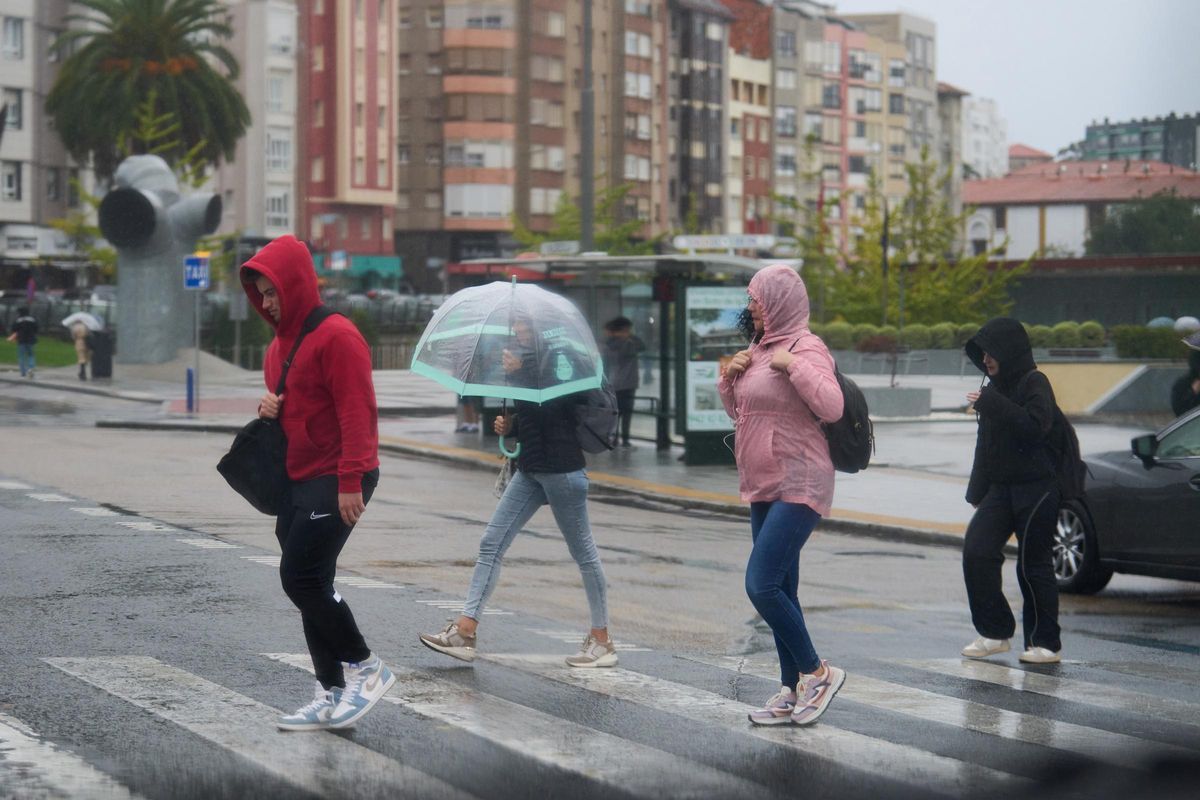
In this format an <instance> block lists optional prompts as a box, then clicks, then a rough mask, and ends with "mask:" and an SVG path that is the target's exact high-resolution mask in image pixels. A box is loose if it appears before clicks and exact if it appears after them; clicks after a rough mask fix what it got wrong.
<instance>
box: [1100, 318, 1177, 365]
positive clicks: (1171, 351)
mask: <svg viewBox="0 0 1200 800" xmlns="http://www.w3.org/2000/svg"><path fill="white" fill-rule="evenodd" d="M1110 333H1111V334H1112V340H1113V342H1114V343H1115V344H1116V346H1117V357H1118V358H1177V359H1184V358H1187V354H1188V348H1187V345H1185V344H1183V342H1181V341H1180V339H1182V338H1183V337H1182V336H1181V335H1180V334H1178V333H1176V332H1175V331H1174V330H1173V329H1171V328H1147V327H1145V326H1143V325H1117V326H1116V327H1115V328H1113V329H1112V331H1110Z"/></svg>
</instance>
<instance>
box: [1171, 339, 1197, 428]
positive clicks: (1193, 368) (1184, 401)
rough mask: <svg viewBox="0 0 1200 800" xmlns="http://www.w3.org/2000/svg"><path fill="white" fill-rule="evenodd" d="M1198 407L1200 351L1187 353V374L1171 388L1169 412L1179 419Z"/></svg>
mask: <svg viewBox="0 0 1200 800" xmlns="http://www.w3.org/2000/svg"><path fill="white" fill-rule="evenodd" d="M1196 406H1200V350H1192V351H1191V352H1190V353H1188V372H1187V375H1181V376H1180V377H1179V380H1177V381H1175V383H1174V385H1172V386H1171V410H1172V411H1174V412H1175V416H1177V417H1181V416H1183V415H1184V414H1186V413H1187V412H1189V411H1191V410H1192V409H1193V408H1195V407H1196Z"/></svg>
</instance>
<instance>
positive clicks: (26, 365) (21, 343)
mask: <svg viewBox="0 0 1200 800" xmlns="http://www.w3.org/2000/svg"><path fill="white" fill-rule="evenodd" d="M37 335H38V324H37V320H36V319H34V318H33V316H32V315H31V314H30V313H29V308H28V307H27V306H21V307H19V308H18V309H17V318H16V320H14V321H13V324H12V333H10V334H9V336H8V340H9V341H10V342H16V343H17V364H18V366H19V367H20V368H21V377H22V378H32V377H33V371H34V369H36V368H37V361H36V360H35V358H34V355H33V346H34V345H35V344H37Z"/></svg>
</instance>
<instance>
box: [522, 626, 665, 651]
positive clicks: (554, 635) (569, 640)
mask: <svg viewBox="0 0 1200 800" xmlns="http://www.w3.org/2000/svg"><path fill="white" fill-rule="evenodd" d="M525 630H527V631H529V632H530V633H536V634H538V635H539V636H545V637H547V638H549V639H554V640H555V641H559V642H564V643H565V644H575V643H576V642H579V641H582V639H581V638H580V636H579V631H565V630H559V631H553V630H544V629H542V628H526V629H525ZM613 648H614V649H616V650H620V651H621V652H622V653H653V652H654V651H653V650H652V649H651V648H649V647H639V646H638V645H636V644H626V643H622V642H617V641H614V642H613Z"/></svg>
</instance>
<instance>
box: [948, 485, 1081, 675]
mask: <svg viewBox="0 0 1200 800" xmlns="http://www.w3.org/2000/svg"><path fill="white" fill-rule="evenodd" d="M1058 503H1059V499H1058V488H1057V486H1056V485H1055V482H1054V480H1053V479H1052V478H1051V479H1047V480H1042V481H1031V482H1029V483H1008V484H1005V483H993V484H992V485H991V486H990V487H988V491H987V494H986V495H984V498H983V500H982V501H981V502H980V503H979V508H977V509H975V515H974V516H973V517H971V523H970V524H969V525H968V526H967V535H966V539H965V540H964V541H963V578H964V579H965V580H966V584H967V599H968V600H969V602H970V604H971V621H972V622H973V623H974V624H975V630H976V631H978V632H979V635H980V636H986V637H987V638H989V639H1011V638H1012V636H1013V633H1014V632H1015V631H1016V620H1015V619H1014V618H1013V613H1012V609H1010V608H1009V607H1008V600H1006V599H1005V597H1004V592H1003V591H1002V589H1001V585H1002V584H1001V575H1000V569H1001V567H1002V566H1003V565H1004V545H1005V543H1006V542H1007V541H1008V539H1009V537H1010V536H1012V535H1013V534H1014V533H1015V534H1016V535H1017V548H1018V551H1017V584H1018V585H1019V586H1020V587H1021V596H1022V597H1023V598H1024V601H1025V603H1024V606H1025V607H1024V610H1023V613H1022V615H1021V621H1022V623H1023V625H1022V627H1023V628H1024V634H1025V648H1026V649H1028V648H1030V647H1045V648H1046V649H1048V650H1053V651H1054V652H1058V651H1059V650H1061V649H1062V642H1061V640H1060V639H1059V636H1060V631H1059V627H1058V583H1057V582H1056V580H1055V577H1054V560H1053V559H1054V550H1053V548H1054V531H1055V528H1056V526H1057V525H1058Z"/></svg>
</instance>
